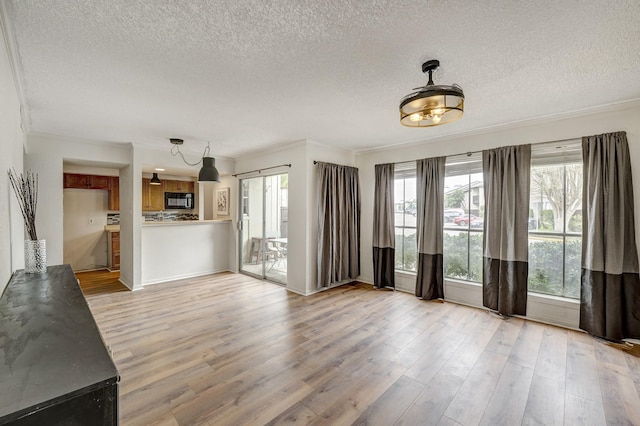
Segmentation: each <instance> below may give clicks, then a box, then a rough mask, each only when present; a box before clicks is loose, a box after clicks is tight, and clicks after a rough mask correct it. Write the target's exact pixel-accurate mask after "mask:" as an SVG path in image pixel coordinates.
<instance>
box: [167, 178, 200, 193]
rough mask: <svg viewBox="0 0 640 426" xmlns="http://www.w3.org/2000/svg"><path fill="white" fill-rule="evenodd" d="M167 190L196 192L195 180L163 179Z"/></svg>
mask: <svg viewBox="0 0 640 426" xmlns="http://www.w3.org/2000/svg"><path fill="white" fill-rule="evenodd" d="M162 182H163V183H164V191H165V192H194V187H195V185H194V183H193V181H185V180H163V181H162Z"/></svg>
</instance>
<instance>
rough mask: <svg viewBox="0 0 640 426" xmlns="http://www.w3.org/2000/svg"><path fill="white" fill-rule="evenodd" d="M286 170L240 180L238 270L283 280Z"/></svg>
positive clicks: (284, 274)
mask: <svg viewBox="0 0 640 426" xmlns="http://www.w3.org/2000/svg"><path fill="white" fill-rule="evenodd" d="M288 186H289V175H288V174H287V173H283V174H278V175H272V176H260V177H253V178H247V179H241V180H240V197H239V198H240V209H239V211H240V218H239V221H240V224H241V226H240V271H241V272H243V273H246V274H250V275H253V276H256V277H259V278H265V279H268V280H270V281H274V282H277V283H280V284H286V283H287V223H288V208H287V207H288V202H287V201H288V199H287V195H288Z"/></svg>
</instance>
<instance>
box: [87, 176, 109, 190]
mask: <svg viewBox="0 0 640 426" xmlns="http://www.w3.org/2000/svg"><path fill="white" fill-rule="evenodd" d="M110 182H111V178H110V177H109V176H95V175H91V176H89V189H110V188H111V184H110Z"/></svg>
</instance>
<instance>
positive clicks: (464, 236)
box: [443, 153, 484, 282]
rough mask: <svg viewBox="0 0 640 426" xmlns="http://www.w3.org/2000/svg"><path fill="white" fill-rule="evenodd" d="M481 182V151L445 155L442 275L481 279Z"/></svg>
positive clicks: (482, 211)
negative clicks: (450, 155) (469, 153)
mask: <svg viewBox="0 0 640 426" xmlns="http://www.w3.org/2000/svg"><path fill="white" fill-rule="evenodd" d="M483 226H484V184H483V177H482V156H481V154H480V153H478V154H471V155H462V156H460V155H456V156H453V157H448V158H447V164H446V166H445V179H444V250H443V252H444V253H443V254H444V256H443V257H444V259H443V263H444V265H443V266H444V276H445V277H447V278H455V279H461V280H466V281H473V282H481V281H482V237H483Z"/></svg>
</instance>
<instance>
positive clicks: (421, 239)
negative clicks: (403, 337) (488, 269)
mask: <svg viewBox="0 0 640 426" xmlns="http://www.w3.org/2000/svg"><path fill="white" fill-rule="evenodd" d="M445 163H446V158H445V157H436V158H425V159H423V160H418V161H416V189H417V198H418V211H417V220H418V223H417V232H418V271H417V272H418V274H417V278H416V296H417V297H420V298H422V299H426V300H431V299H443V298H444V283H443V269H442V249H443V226H444V223H443V222H444V166H445Z"/></svg>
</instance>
